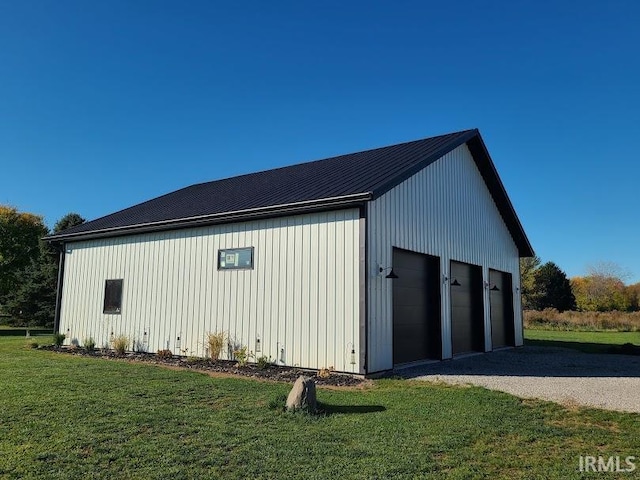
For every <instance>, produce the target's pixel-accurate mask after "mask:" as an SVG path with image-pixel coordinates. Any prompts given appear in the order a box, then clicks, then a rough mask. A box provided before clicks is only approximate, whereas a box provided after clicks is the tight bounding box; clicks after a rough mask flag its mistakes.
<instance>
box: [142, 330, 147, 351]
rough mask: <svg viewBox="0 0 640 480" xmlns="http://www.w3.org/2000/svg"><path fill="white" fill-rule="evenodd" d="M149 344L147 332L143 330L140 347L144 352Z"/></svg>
mask: <svg viewBox="0 0 640 480" xmlns="http://www.w3.org/2000/svg"><path fill="white" fill-rule="evenodd" d="M148 345H149V334H148V333H147V331H146V330H145V331H144V333H143V334H142V349H143V350H144V351H145V352H146V351H147V346H148Z"/></svg>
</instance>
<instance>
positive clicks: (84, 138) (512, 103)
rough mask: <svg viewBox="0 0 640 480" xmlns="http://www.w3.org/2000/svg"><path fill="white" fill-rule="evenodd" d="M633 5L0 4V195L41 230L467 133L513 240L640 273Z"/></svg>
mask: <svg viewBox="0 0 640 480" xmlns="http://www.w3.org/2000/svg"><path fill="white" fill-rule="evenodd" d="M639 18H640V5H639V4H638V3H637V2H632V1H628V2H620V1H615V0H614V1H610V2H589V1H587V2H578V3H576V2H573V1H571V2H551V1H548V2H547V1H514V2H477V1H468V2H427V1H415V2H403V1H398V2H378V1H372V2H356V1H354V2H344V1H340V2H338V1H323V2H304V1H291V2H263V1H257V2H215V1H201V2H199V1H189V2H179V1H150V0H149V1H139V0H138V1H136V0H126V1H119V0H101V1H100V0H95V1H90V2H87V1H85V0H81V1H71V0H61V1H54V0H50V1H34V0H20V1H4V2H0V203H5V204H11V205H13V206H15V207H17V208H19V209H20V210H25V211H29V212H33V213H38V214H41V215H43V216H44V217H45V220H46V222H47V224H48V225H49V226H52V225H53V224H54V223H55V221H56V220H58V219H59V218H60V217H61V216H63V215H64V214H66V213H68V212H71V211H75V212H78V213H80V214H81V215H82V216H84V217H85V218H87V219H93V218H97V217H100V216H103V215H105V214H108V213H111V212H114V211H116V210H120V209H122V208H125V207H128V206H131V205H133V204H136V203H139V202H141V201H144V200H148V199H150V198H153V197H155V196H158V195H161V194H164V193H167V192H169V191H172V190H176V189H178V188H181V187H183V186H186V185H190V184H193V183H199V182H203V181H208V180H214V179H218V178H223V177H228V176H233V175H237V174H241V173H247V172H252V171H257V170H264V169H268V168H272V167H275V166H282V165H288V164H293V163H299V162H302V161H307V160H314V159H318V158H325V157H328V156H332V155H337V154H341V153H349V152H353V151H359V150H364V149H368V148H373V147H377V146H383V145H389V144H393V143H399V142H402V141H408V140H414V139H418V138H424V137H428V136H432V135H437V134H441V133H447V132H451V131H456V130H461V129H467V128H476V127H477V128H479V129H480V131H481V133H482V135H483V137H484V139H485V142H486V144H487V146H488V148H489V151H490V153H491V155H492V158H493V160H494V162H495V164H496V167H497V169H498V172H499V174H500V176H501V178H502V180H503V183H504V184H505V186H506V188H507V191H508V193H509V195H510V197H511V200H512V202H513V204H514V206H515V208H516V211H517V212H518V215H519V217H520V220H521V222H522V224H523V225H524V228H525V230H526V231H527V233H528V235H529V238H530V240H531V243H532V245H533V247H534V249H535V250H536V252H537V253H538V254H539V255H540V257H542V259H543V261H548V260H551V261H554V262H556V263H557V264H558V265H560V267H561V268H563V269H564V270H565V271H566V272H567V274H568V275H569V276H575V275H580V274H583V273H585V268H586V266H587V265H588V264H590V263H594V262H597V261H613V262H616V263H618V264H620V265H621V266H622V267H624V268H625V269H627V270H629V272H630V273H631V277H630V279H629V280H630V281H631V282H636V281H640V247H639V246H638V245H639V244H640V242H638V238H639V237H640V221H639V220H640V214H639V211H640V209H639V208H638V207H639V202H638V190H639V185H638V181H639V179H640V166H639V163H638V161H637V141H638V138H639V134H640V91H639V89H640V65H639V63H640V54H639V53H638V47H639V46H640V28H638V19H639Z"/></svg>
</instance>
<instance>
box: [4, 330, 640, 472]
mask: <svg viewBox="0 0 640 480" xmlns="http://www.w3.org/2000/svg"><path fill="white" fill-rule="evenodd" d="M40 340H41V339H40ZM25 343H26V341H25V339H24V338H8V337H7V338H0V382H1V385H0V404H1V409H2V410H1V412H2V414H1V415H0V478H47V479H49V478H64V479H74V478H109V479H113V478H127V479H137V478H140V479H143V478H144V479H147V478H151V479H154V478H158V479H160V478H163V479H164V478H180V479H189V478H194V479H195V478H198V479H206V478H225V479H246V478H252V479H295V478H317V479H333V478H335V479H357V478H384V479H387V478H398V479H406V478H445V479H446V478H450V479H470V478H504V479H518V478H523V479H524V478H526V479H535V478H540V479H543V478H544V479H547V478H549V479H566V478H582V476H581V475H584V474H580V472H579V471H578V466H579V463H578V462H579V457H580V455H605V456H609V455H620V456H622V457H626V456H629V455H635V456H640V416H639V415H637V414H624V413H617V412H607V411H602V410H587V409H576V408H573V407H571V408H565V407H563V406H561V405H557V404H553V403H547V402H541V401H531V400H526V401H524V400H520V399H518V398H516V397H513V396H510V395H507V394H502V393H498V392H491V391H488V390H484V389H481V388H476V387H473V388H471V387H452V386H445V385H435V384H428V383H420V382H417V381H405V380H378V381H375V382H373V385H372V386H370V387H367V388H365V389H351V390H327V389H319V391H318V397H319V400H320V401H321V402H322V403H323V406H324V408H326V410H327V411H328V414H327V415H323V416H310V415H304V414H287V413H284V412H282V411H281V410H279V409H271V408H270V407H269V403H270V402H271V401H272V400H273V399H275V398H277V397H278V396H282V395H285V394H286V393H287V392H288V391H289V388H290V385H287V384H278V383H267V382H258V381H253V380H248V379H239V378H238V379H236V378H212V377H209V376H207V375H204V374H200V373H196V372H190V371H189V372H188V371H174V370H168V369H165V368H161V367H156V366H151V365H142V364H133V363H126V362H123V361H109V360H100V359H90V358H84V357H73V356H68V355H60V354H56V353H54V352H47V351H41V350H40V351H38V350H30V349H27V348H25V347H24V345H25Z"/></svg>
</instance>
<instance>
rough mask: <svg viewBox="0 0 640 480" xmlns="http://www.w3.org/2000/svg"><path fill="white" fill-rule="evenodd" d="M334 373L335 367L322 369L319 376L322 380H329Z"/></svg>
mask: <svg viewBox="0 0 640 480" xmlns="http://www.w3.org/2000/svg"><path fill="white" fill-rule="evenodd" d="M332 371H333V367H329V368H321V369H320V370H318V374H317V376H318V377H320V378H329V377H330V376H331V372H332Z"/></svg>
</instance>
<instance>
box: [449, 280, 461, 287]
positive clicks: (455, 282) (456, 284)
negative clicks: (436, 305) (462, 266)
mask: <svg viewBox="0 0 640 480" xmlns="http://www.w3.org/2000/svg"><path fill="white" fill-rule="evenodd" d="M451 286H452V287H459V286H460V282H459V281H458V279H457V278H454V279H453V282H451Z"/></svg>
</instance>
